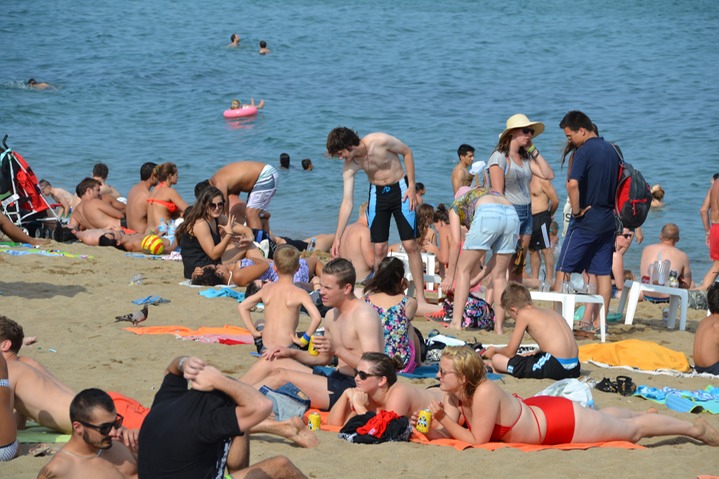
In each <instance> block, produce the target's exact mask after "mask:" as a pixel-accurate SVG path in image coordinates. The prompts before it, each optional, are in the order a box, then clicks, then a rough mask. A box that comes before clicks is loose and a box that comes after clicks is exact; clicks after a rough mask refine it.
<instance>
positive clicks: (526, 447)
mask: <svg viewBox="0 0 719 479" xmlns="http://www.w3.org/2000/svg"><path fill="white" fill-rule="evenodd" d="M313 412H316V413H319V415H320V417H321V419H322V422H321V426H320V428H321V430H323V431H329V432H340V430H341V429H342V426H330V425H329V424H327V416H328V415H329V413H328V412H322V411H318V410H317V409H310V410H309V411H307V413H306V414H305V418H304V419H305V422H307V417H308V415H309V414H310V413H313ZM409 441H410V442H416V443H419V444H431V445H434V446H449V447H453V448H455V449H457V450H458V451H464V450H465V449H485V450H487V451H495V450H497V449H503V448H506V447H509V448H513V449H519V450H520V451H525V452H531V451H544V450H547V449H556V450H565V451H568V450H573V449H590V448H593V447H610V448H618V449H645V448H644V446H640V445H638V444H634V443H631V442H628V441H606V442H591V443H577V444H556V445H552V446H550V445H544V444H518V443H505V442H488V443H486V444H470V443H468V442H464V441H459V440H457V439H432V440H429V439H427V437H426V436H425V435H424V434H422V433H419V432H417V431H413V432H412V436H411V437H410V438H409Z"/></svg>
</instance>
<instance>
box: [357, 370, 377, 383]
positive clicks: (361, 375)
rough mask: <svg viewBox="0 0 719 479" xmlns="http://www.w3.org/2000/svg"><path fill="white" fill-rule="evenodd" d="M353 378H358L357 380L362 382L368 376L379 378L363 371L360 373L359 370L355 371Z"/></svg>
mask: <svg viewBox="0 0 719 479" xmlns="http://www.w3.org/2000/svg"><path fill="white" fill-rule="evenodd" d="M355 376H359V378H360V379H361V380H362V381H364V380H365V379H367V378H368V377H370V376H374V377H379V376H380V374H372V373H366V372H364V371H360V370H359V369H355Z"/></svg>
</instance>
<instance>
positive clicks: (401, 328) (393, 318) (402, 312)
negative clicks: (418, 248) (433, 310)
mask: <svg viewBox="0 0 719 479" xmlns="http://www.w3.org/2000/svg"><path fill="white" fill-rule="evenodd" d="M406 288H407V280H406V279H405V277H404V264H403V263H402V261H401V260H400V259H398V258H394V257H392V256H389V257H387V258H385V259H383V260H382V262H381V263H380V265H379V269H378V270H377V273H376V274H375V275H374V277H373V278H372V279H370V280H369V281H368V282H367V284H366V285H365V288H364V300H365V302H366V303H369V304H371V305H372V307H373V308H374V309H375V310H376V311H377V314H379V317H380V319H381V320H382V327H383V330H384V351H385V353H387V355H388V356H389V357H390V358H395V357H398V358H399V360H400V362H401V363H402V365H403V367H404V369H402V372H406V373H411V372H412V371H414V370H415V368H416V367H417V366H418V363H419V362H420V361H419V356H418V355H417V351H419V341H418V339H417V336H416V335H415V333H414V327H413V326H412V323H411V322H410V321H412V318H414V315H415V313H416V312H417V300H416V299H414V298H410V297H408V296H405V294H404V290H405V289H406Z"/></svg>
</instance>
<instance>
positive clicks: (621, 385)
mask: <svg viewBox="0 0 719 479" xmlns="http://www.w3.org/2000/svg"><path fill="white" fill-rule="evenodd" d="M636 390H637V385H636V384H634V381H632V378H630V377H629V376H617V392H619V394H621V395H622V396H631V395H633V394H634V393H635V392H636Z"/></svg>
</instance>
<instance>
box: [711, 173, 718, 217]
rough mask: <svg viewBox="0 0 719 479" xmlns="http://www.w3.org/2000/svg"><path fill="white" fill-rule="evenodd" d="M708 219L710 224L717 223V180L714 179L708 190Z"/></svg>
mask: <svg viewBox="0 0 719 479" xmlns="http://www.w3.org/2000/svg"><path fill="white" fill-rule="evenodd" d="M709 208H710V211H709V220H710V221H711V222H712V224H717V223H719V182H717V181H715V182H714V184H713V185H712V187H711V189H710V190H709Z"/></svg>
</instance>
